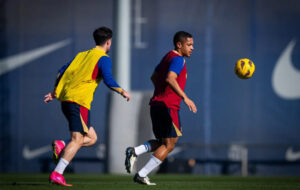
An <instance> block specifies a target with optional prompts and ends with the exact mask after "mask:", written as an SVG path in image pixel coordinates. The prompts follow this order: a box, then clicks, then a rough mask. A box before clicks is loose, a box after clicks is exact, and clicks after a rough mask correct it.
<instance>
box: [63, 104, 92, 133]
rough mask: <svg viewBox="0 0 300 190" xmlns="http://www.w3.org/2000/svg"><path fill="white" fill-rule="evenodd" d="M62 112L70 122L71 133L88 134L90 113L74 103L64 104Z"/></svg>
mask: <svg viewBox="0 0 300 190" xmlns="http://www.w3.org/2000/svg"><path fill="white" fill-rule="evenodd" d="M61 108H62V111H63V113H64V115H65V117H66V118H67V120H68V122H69V129H70V131H77V132H81V133H88V131H89V128H90V111H89V110H88V109H87V108H85V107H83V106H80V105H78V104H76V103H74V102H62V103H61Z"/></svg>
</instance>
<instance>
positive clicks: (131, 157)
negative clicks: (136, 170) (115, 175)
mask: <svg viewBox="0 0 300 190" xmlns="http://www.w3.org/2000/svg"><path fill="white" fill-rule="evenodd" d="M160 145H161V142H160V141H158V140H149V141H147V142H145V143H144V144H141V145H139V146H136V147H127V148H126V151H125V155H126V156H125V168H126V171H127V173H131V172H132V169H133V166H134V163H135V161H136V158H137V157H138V156H139V155H141V154H144V153H146V152H153V151H155V150H156V149H157V148H158V147H159V146H160Z"/></svg>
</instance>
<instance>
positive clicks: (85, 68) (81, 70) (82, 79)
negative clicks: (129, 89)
mask: <svg viewBox="0 0 300 190" xmlns="http://www.w3.org/2000/svg"><path fill="white" fill-rule="evenodd" d="M99 71H100V72H99ZM102 79H103V80H104V83H105V84H106V85H107V86H108V87H110V88H111V89H112V90H115V91H117V92H119V93H121V91H122V88H120V87H119V85H118V84H117V83H116V82H115V80H114V79H113V77H112V75H111V60H110V58H109V57H108V55H106V53H105V52H104V51H103V50H99V49H96V48H95V49H90V50H88V51H85V52H80V53H78V54H77V55H76V57H75V58H74V59H73V60H72V61H71V62H70V63H68V64H66V65H65V66H63V67H62V68H61V69H60V70H59V74H58V77H57V80H56V91H55V92H56V96H57V99H58V100H60V101H71V102H75V103H77V104H79V105H81V106H83V107H85V108H87V109H90V107H91V102H92V101H93V96H94V92H95V89H96V88H97V86H98V84H99V83H100V81H101V80H102Z"/></svg>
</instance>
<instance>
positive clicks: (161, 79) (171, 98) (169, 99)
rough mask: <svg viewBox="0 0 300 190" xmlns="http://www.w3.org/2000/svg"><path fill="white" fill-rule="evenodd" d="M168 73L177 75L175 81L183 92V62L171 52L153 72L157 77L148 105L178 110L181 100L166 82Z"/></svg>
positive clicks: (184, 72) (184, 81)
mask: <svg viewBox="0 0 300 190" xmlns="http://www.w3.org/2000/svg"><path fill="white" fill-rule="evenodd" d="M169 71H173V72H175V73H176V74H177V78H176V81H177V83H178V85H179V86H180V88H181V89H182V90H183V91H184V87H185V83H186V78H187V69H186V64H185V60H184V58H183V57H182V56H180V55H179V54H178V53H177V52H176V51H174V50H173V51H170V52H169V53H167V54H166V55H165V56H164V57H163V59H162V60H161V62H160V63H159V64H158V65H157V67H156V68H155V72H156V73H157V76H158V77H157V79H156V81H155V84H154V86H155V90H154V94H153V97H152V98H151V100H150V105H151V106H164V107H168V108H173V109H176V110H180V102H181V99H182V98H181V97H180V96H178V95H177V94H176V92H174V91H173V90H172V88H171V87H170V86H169V85H168V84H167V82H166V78H167V75H168V72H169Z"/></svg>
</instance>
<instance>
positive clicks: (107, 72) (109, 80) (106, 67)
mask: <svg viewBox="0 0 300 190" xmlns="http://www.w3.org/2000/svg"><path fill="white" fill-rule="evenodd" d="M98 68H99V70H100V71H101V74H102V78H103V82H104V84H105V85H106V86H107V87H108V88H110V89H111V90H114V91H116V92H118V93H122V91H123V89H122V88H121V87H120V86H119V85H118V83H117V82H116V81H115V79H114V78H113V76H112V73H111V59H110V58H109V57H107V56H102V57H101V58H100V59H99V61H98Z"/></svg>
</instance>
